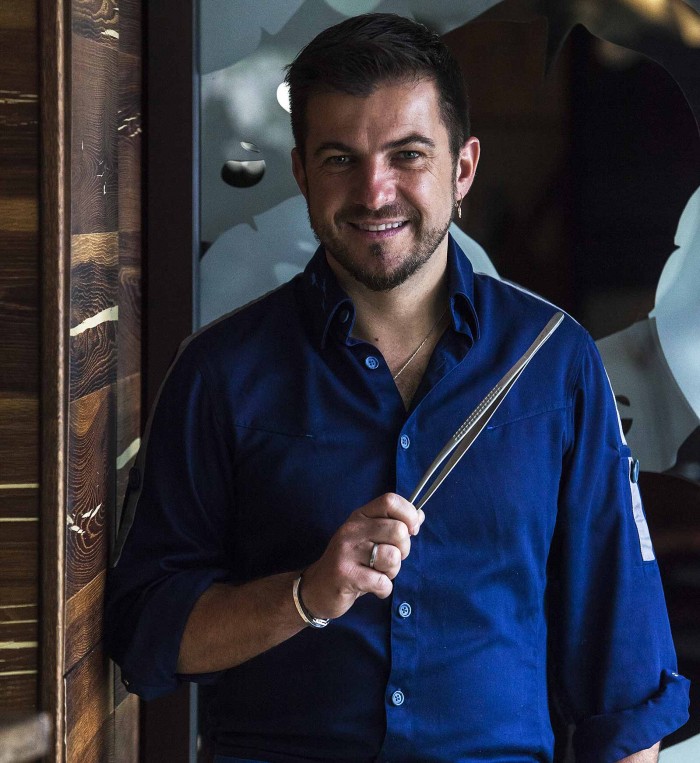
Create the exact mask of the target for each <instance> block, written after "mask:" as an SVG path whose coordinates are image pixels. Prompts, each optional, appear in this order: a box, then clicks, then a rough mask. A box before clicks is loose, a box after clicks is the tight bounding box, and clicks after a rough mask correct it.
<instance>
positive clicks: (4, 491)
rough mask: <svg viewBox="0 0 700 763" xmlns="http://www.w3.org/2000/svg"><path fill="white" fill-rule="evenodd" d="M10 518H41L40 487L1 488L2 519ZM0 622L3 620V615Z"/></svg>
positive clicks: (0, 507) (0, 518)
mask: <svg viewBox="0 0 700 763" xmlns="http://www.w3.org/2000/svg"><path fill="white" fill-rule="evenodd" d="M9 518H19V519H37V520H38V519H39V489H38V488H37V487H30V488H24V487H18V488H8V487H2V488H0V520H3V519H9ZM0 537H1V536H0ZM0 622H2V616H1V615H0Z"/></svg>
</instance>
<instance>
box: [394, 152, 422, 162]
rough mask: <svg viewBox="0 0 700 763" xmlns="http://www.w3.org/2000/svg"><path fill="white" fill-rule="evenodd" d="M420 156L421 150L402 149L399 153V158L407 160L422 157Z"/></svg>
mask: <svg viewBox="0 0 700 763" xmlns="http://www.w3.org/2000/svg"><path fill="white" fill-rule="evenodd" d="M420 156H421V154H420V151H401V152H400V153H399V159H404V160H407V161H415V160H416V159H420Z"/></svg>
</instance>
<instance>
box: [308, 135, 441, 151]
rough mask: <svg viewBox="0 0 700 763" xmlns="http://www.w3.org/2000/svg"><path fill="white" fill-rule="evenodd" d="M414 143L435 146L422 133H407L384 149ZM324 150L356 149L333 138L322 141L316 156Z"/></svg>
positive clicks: (383, 148) (385, 145) (387, 144)
mask: <svg viewBox="0 0 700 763" xmlns="http://www.w3.org/2000/svg"><path fill="white" fill-rule="evenodd" d="M414 143H419V144H421V145H422V146H427V147H428V148H435V142H434V141H432V140H431V139H430V138H428V137H426V136H425V135H421V134H420V133H411V134H410V135H406V136H405V137H404V138H398V140H392V141H389V143H385V144H384V145H383V146H382V150H383V151H387V150H392V149H397V148H403V147H404V146H408V145H411V144H414ZM324 151H342V152H343V153H346V154H352V153H353V152H354V149H353V148H352V147H351V146H348V145H346V144H345V143H340V142H339V141H332V140H331V141H326V142H325V143H321V145H320V146H319V147H318V148H317V149H316V150H315V151H314V156H319V154H322V153H323V152H324Z"/></svg>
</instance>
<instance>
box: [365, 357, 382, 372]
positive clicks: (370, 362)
mask: <svg viewBox="0 0 700 763" xmlns="http://www.w3.org/2000/svg"><path fill="white" fill-rule="evenodd" d="M365 365H366V366H367V368H369V369H371V370H372V371H374V369H375V368H379V361H378V360H377V359H376V358H375V357H374V355H368V356H367V357H366V358H365Z"/></svg>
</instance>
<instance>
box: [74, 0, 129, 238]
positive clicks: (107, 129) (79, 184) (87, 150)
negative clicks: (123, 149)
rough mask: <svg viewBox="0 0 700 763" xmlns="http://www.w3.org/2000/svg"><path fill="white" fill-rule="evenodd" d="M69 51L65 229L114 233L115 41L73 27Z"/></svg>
mask: <svg viewBox="0 0 700 763" xmlns="http://www.w3.org/2000/svg"><path fill="white" fill-rule="evenodd" d="M73 5H74V7H75V6H76V5H81V3H75V2H74V4H73ZM71 54H72V82H73V87H72V97H71V111H72V118H73V134H72V139H71V154H72V157H73V159H72V162H71V210H72V211H71V231H72V232H73V233H74V234H75V233H102V232H105V231H116V230H117V229H118V209H117V175H118V166H117V93H118V88H119V71H118V66H119V64H118V39H114V37H112V36H107V35H103V36H101V37H100V38H99V39H98V40H94V39H86V38H84V37H82V36H81V35H79V34H76V33H75V30H74V34H73V39H72V49H71Z"/></svg>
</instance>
